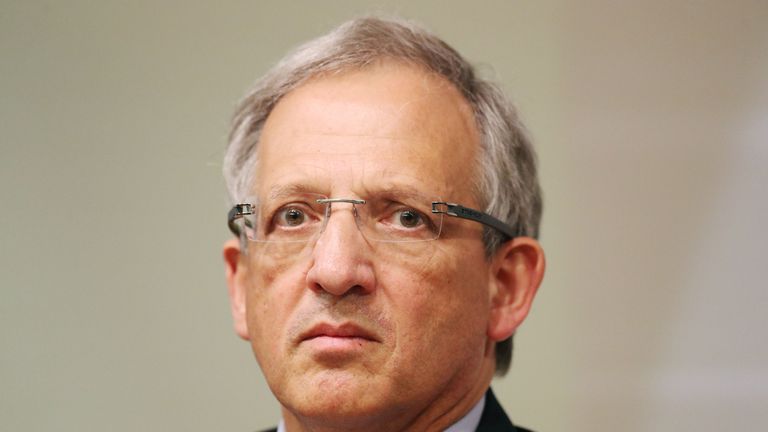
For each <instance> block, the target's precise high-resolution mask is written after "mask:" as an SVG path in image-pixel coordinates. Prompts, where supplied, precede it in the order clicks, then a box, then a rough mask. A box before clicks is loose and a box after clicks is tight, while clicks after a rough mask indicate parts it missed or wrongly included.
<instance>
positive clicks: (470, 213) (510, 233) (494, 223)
mask: <svg viewBox="0 0 768 432" xmlns="http://www.w3.org/2000/svg"><path fill="white" fill-rule="evenodd" d="M432 213H443V214H447V215H449V216H454V217H458V218H462V219H469V220H473V221H475V222H480V223H481V224H483V225H486V226H489V227H491V228H494V229H496V230H498V231H501V232H502V233H504V235H506V236H507V237H509V238H510V239H513V238H515V237H517V236H518V235H519V233H518V232H517V230H515V229H514V228H512V227H511V226H509V225H507V224H505V223H504V222H502V221H500V220H498V219H496V218H495V217H493V216H491V215H489V214H488V213H483V212H481V211H479V210H475V209H471V208H469V207H464V206H462V205H459V204H455V203H448V202H442V201H433V202H432Z"/></svg>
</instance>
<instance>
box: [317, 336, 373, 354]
mask: <svg viewBox="0 0 768 432" xmlns="http://www.w3.org/2000/svg"><path fill="white" fill-rule="evenodd" d="M371 342H373V341H372V340H370V339H366V338H362V337H355V336H349V337H347V336H345V337H341V336H316V337H313V338H311V339H307V340H305V341H304V342H303V344H304V345H306V346H307V347H308V348H310V349H312V350H313V351H318V352H327V353H339V354H341V353H347V352H355V351H359V350H361V349H364V348H365V347H366V346H367V345H368V344H370V343H371Z"/></svg>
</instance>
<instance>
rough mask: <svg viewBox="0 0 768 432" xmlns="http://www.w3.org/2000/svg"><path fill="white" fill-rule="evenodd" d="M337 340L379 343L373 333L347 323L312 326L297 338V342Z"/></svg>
mask: <svg viewBox="0 0 768 432" xmlns="http://www.w3.org/2000/svg"><path fill="white" fill-rule="evenodd" d="M321 339H326V340H337V341H344V340H348V341H350V342H353V341H358V342H380V340H379V339H378V337H376V335H375V334H374V333H373V332H370V331H368V330H366V329H365V328H363V327H360V326H358V325H357V324H354V323H351V322H347V323H342V324H332V323H325V322H323V323H320V324H316V325H314V326H312V327H311V328H310V329H309V330H307V331H306V332H304V333H302V334H301V335H300V336H299V342H300V343H302V342H307V341H314V340H321Z"/></svg>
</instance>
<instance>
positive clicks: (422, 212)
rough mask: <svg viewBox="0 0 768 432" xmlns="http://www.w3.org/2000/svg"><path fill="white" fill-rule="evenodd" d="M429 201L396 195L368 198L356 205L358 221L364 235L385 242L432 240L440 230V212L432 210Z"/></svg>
mask: <svg viewBox="0 0 768 432" xmlns="http://www.w3.org/2000/svg"><path fill="white" fill-rule="evenodd" d="M430 203H431V201H430V200H429V199H424V198H421V197H411V196H399V197H391V198H389V197H388V198H377V199H373V200H369V201H367V202H366V203H365V205H363V206H358V209H357V213H358V216H359V217H358V219H357V221H358V225H359V227H360V231H362V233H363V235H364V236H365V237H366V238H368V239H371V240H376V241H385V242H421V241H429V240H435V239H437V238H438V237H440V231H441V230H442V224H443V218H442V214H433V213H432V211H431V207H430Z"/></svg>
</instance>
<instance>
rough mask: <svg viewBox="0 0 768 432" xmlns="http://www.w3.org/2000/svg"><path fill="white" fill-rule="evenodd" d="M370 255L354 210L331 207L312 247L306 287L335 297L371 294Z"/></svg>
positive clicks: (347, 207) (372, 279) (371, 272)
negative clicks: (351, 294) (321, 230)
mask: <svg viewBox="0 0 768 432" xmlns="http://www.w3.org/2000/svg"><path fill="white" fill-rule="evenodd" d="M337 207H338V208H337ZM371 255H372V251H371V249H370V246H369V245H368V243H367V241H366V240H365V238H364V237H363V235H362V233H361V232H360V231H359V230H358V228H357V225H356V221H355V214H354V208H352V206H338V205H334V207H333V208H332V211H331V212H330V214H329V215H328V220H327V222H326V225H325V229H324V230H323V232H322V233H321V234H320V236H319V237H318V239H317V241H316V243H315V245H314V250H313V252H312V265H311V267H310V269H309V271H308V272H307V285H308V287H309V288H310V289H312V290H314V291H317V292H326V293H329V294H332V295H334V296H343V295H345V294H348V293H353V292H354V293H357V294H367V293H370V292H372V291H373V289H374V287H375V286H376V277H375V274H374V270H373V265H372V264H373V263H372V261H371V258H372V256H371Z"/></svg>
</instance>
